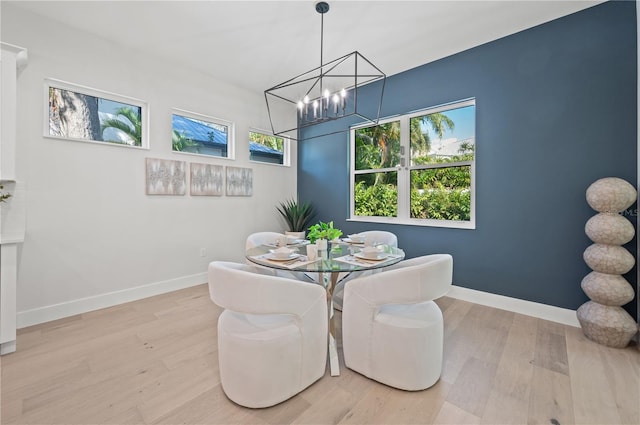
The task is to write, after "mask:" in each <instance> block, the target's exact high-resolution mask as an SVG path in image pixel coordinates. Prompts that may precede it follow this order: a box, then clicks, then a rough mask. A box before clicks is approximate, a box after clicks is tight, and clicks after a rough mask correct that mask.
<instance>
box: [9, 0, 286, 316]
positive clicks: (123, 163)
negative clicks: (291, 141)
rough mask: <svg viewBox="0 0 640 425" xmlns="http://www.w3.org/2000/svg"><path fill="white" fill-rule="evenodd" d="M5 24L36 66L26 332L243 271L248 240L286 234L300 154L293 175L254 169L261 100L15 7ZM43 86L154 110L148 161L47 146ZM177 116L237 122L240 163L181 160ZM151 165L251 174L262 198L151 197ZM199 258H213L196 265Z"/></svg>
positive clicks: (24, 83)
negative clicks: (281, 206) (230, 269)
mask: <svg viewBox="0 0 640 425" xmlns="http://www.w3.org/2000/svg"><path fill="white" fill-rule="evenodd" d="M1 18H2V26H1V31H2V34H1V35H2V41H5V42H9V43H12V44H16V45H19V46H21V47H25V48H26V49H28V55H29V62H28V65H27V67H26V68H25V69H24V70H23V71H22V73H21V74H20V76H19V80H18V148H17V156H18V164H17V167H18V170H17V174H18V180H22V181H24V182H25V183H26V186H27V232H26V239H25V242H24V245H23V247H22V249H21V250H20V252H19V269H18V306H17V308H18V326H26V325H29V324H33V323H37V322H41V321H46V320H51V319H54V318H58V317H64V316H67V315H71V314H75V313H78V312H81V311H86V310H88V309H93V308H99V307H103V306H106V305H111V304H115V303H119V302H123V301H127V300H129V299H135V298H139V297H142V296H147V295H149V294H153V293H156V292H162V291H167V290H171V289H174V288H178V287H182V286H188V285H194V284H198V283H204V282H205V281H206V275H205V273H206V268H207V265H208V263H209V262H210V261H212V260H214V259H226V260H234V261H242V260H243V258H244V257H243V252H244V239H245V237H246V235H247V234H249V233H250V232H253V231H258V230H284V224H283V223H282V222H281V221H280V219H279V217H278V216H277V212H276V210H275V205H276V204H277V202H278V201H281V200H284V199H286V198H288V197H290V196H293V195H294V194H295V193H296V161H295V158H296V154H295V146H293V149H294V151H293V152H292V166H291V167H281V166H274V165H266V164H259V163H252V162H250V161H249V152H248V141H247V139H246V134H247V132H248V129H249V127H252V128H263V129H264V128H268V125H267V124H268V121H267V118H266V110H265V106H264V98H263V96H262V94H261V93H249V92H246V91H243V90H240V89H237V88H234V87H231V86H229V85H227V84H225V83H222V82H219V81H215V80H212V79H210V78H208V77H207V76H205V75H202V74H198V73H195V72H191V71H189V70H188V69H184V68H182V67H181V66H180V64H179V63H170V62H162V61H158V60H155V59H154V58H152V57H148V56H145V54H144V53H143V52H133V51H130V50H128V49H127V48H126V47H123V46H116V45H113V44H111V43H109V42H107V41H105V40H103V39H99V38H96V37H94V36H91V35H89V34H85V33H79V32H76V31H74V30H71V29H69V28H65V27H63V26H61V25H56V24H55V23H54V22H50V21H49V20H47V19H45V18H42V17H39V16H37V15H34V14H31V13H28V12H25V11H23V10H21V9H18V8H15V7H13V6H11V5H10V4H7V3H5V4H3V5H2V10H1ZM96 19H99V17H96ZM203 54H213V52H203ZM221 66H224V64H223V63H222V64H221ZM47 77H50V78H56V79H60V80H64V81H68V82H72V83H76V84H80V85H85V86H89V87H93V88H97V89H101V90H105V91H109V92H113V93H118V94H123V95H127V96H131V97H135V98H139V99H143V100H146V101H147V102H148V103H149V113H150V131H149V134H150V143H151V147H150V149H149V150H137V149H128V148H123V147H115V146H103V145H99V144H89V143H82V142H71V141H63V140H54V139H50V138H45V137H43V113H44V107H43V103H44V102H45V99H44V93H43V82H44V79H45V78H47ZM172 107H177V108H181V109H185V110H189V111H194V112H198V113H202V114H206V115H210V116H214V117H218V118H222V119H226V120H229V121H233V122H235V125H236V159H235V160H224V159H215V158H211V157H199V156H190V155H184V154H177V153H173V152H172V151H171V137H170V136H171V134H170V132H171V111H170V109H171V108H172ZM147 157H153V158H167V159H176V160H184V161H187V162H204V163H212V164H220V165H229V166H240V167H251V168H253V173H254V174H253V182H254V187H253V192H254V194H253V196H252V197H226V196H223V197H191V196H189V195H188V194H187V195H186V196H147V195H145V186H144V184H145V173H144V171H145V158H147ZM201 248H205V249H206V256H205V257H200V249H201Z"/></svg>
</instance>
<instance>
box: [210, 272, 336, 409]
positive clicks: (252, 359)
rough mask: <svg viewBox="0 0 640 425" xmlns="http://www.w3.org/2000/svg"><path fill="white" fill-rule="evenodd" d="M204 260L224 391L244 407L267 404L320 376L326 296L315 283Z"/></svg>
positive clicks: (324, 359) (324, 350) (323, 365)
mask: <svg viewBox="0 0 640 425" xmlns="http://www.w3.org/2000/svg"><path fill="white" fill-rule="evenodd" d="M250 270H251V269H250V267H248V266H247V265H244V264H237V263H230V262H222V261H214V262H212V263H210V264H209V295H210V296H211V300H212V301H213V302H214V303H216V304H217V305H219V306H221V307H223V308H225V310H224V311H223V312H222V314H221V315H220V317H219V319H218V361H219V368H220V381H221V383H222V388H223V390H224V392H225V394H226V395H227V396H228V397H229V398H230V399H231V400H232V401H234V402H236V403H237V404H239V405H242V406H246V407H252V408H257V407H268V406H273V405H274V404H277V403H280V402H282V401H284V400H287V399H288V398H290V397H292V396H294V395H296V394H297V393H299V392H300V391H302V390H304V389H305V388H306V387H308V386H309V385H311V384H312V383H314V382H315V381H316V380H318V379H319V378H320V377H322V376H323V375H324V372H325V368H326V362H327V332H328V330H327V328H328V323H327V299H326V297H327V296H326V292H325V290H324V289H323V288H322V287H321V286H320V285H315V284H311V283H305V282H300V281H295V280H291V279H286V278H280V277H277V276H268V275H262V274H256V273H251V272H250Z"/></svg>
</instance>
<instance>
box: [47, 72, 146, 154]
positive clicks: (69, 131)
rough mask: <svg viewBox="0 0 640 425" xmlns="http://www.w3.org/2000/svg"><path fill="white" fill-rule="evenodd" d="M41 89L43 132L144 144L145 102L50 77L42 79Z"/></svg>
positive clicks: (55, 136) (51, 134)
mask: <svg viewBox="0 0 640 425" xmlns="http://www.w3.org/2000/svg"><path fill="white" fill-rule="evenodd" d="M45 92H46V98H47V101H46V108H47V112H46V113H45V117H46V120H45V136H47V137H54V138H60V139H67V140H79V141H85V142H101V143H107V144H112V145H119V146H132V147H147V146H148V144H147V136H146V134H147V119H146V117H147V108H146V103H145V102H142V101H140V100H137V99H133V98H129V97H125V96H121V95H117V94H113V93H107V92H103V91H101V90H96V89H92V88H89V87H83V86H77V85H74V84H70V83H65V82H63V81H58V80H52V79H47V80H45Z"/></svg>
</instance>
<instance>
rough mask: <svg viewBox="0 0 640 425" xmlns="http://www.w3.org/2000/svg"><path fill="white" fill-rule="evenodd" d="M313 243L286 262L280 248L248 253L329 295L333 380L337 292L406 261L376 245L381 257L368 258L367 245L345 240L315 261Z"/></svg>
mask: <svg viewBox="0 0 640 425" xmlns="http://www.w3.org/2000/svg"><path fill="white" fill-rule="evenodd" d="M308 245H309V241H302V240H300V241H296V242H295V243H293V244H288V245H287V247H288V248H290V249H291V250H292V251H293V252H292V253H291V254H290V255H288V256H285V257H284V258H280V257H277V256H276V255H274V253H273V251H274V250H276V249H277V248H278V247H277V246H276V244H275V243H274V244H273V245H259V246H256V247H253V248H250V249H249V250H247V251H246V258H247V260H249V261H250V262H252V263H254V264H258V265H260V266H264V267H269V268H273V269H279V270H288V271H290V272H293V273H296V274H299V275H300V278H301V279H307V280H313V281H314V282H315V283H318V284H321V285H323V286H324V288H325V289H326V291H327V304H328V319H329V335H328V338H329V365H330V369H331V376H338V375H340V366H339V361H338V349H337V346H336V340H335V325H334V321H333V315H334V314H333V313H334V309H333V301H332V297H333V290H334V288H335V287H336V285H337V283H338V282H339V281H340V280H342V279H344V278H345V277H346V276H348V275H352V274H355V273H357V274H360V273H361V272H363V271H366V270H377V269H383V268H384V267H388V266H390V265H393V264H396V263H398V262H400V261H402V260H403V259H404V256H405V254H404V251H402V250H401V249H399V248H396V247H391V246H388V245H376V244H374V245H375V246H376V247H377V248H378V250H379V253H378V254H376V255H375V256H370V255H369V256H365V255H364V253H363V249H364V245H363V244H356V243H350V242H348V241H345V240H339V241H331V242H330V243H328V244H327V245H328V246H327V249H326V250H322V251H318V252H317V256H316V258H315V259H314V260H309V258H308V257H307V246H308Z"/></svg>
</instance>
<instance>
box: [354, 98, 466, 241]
mask: <svg viewBox="0 0 640 425" xmlns="http://www.w3.org/2000/svg"><path fill="white" fill-rule="evenodd" d="M475 146H476V143H475V100H473V99H472V100H466V101H461V102H456V103H452V104H448V105H444V106H439V107H435V108H430V109H427V110H424V111H420V112H416V113H412V114H407V115H403V116H401V117H399V118H394V119H390V120H384V121H381V122H380V123H379V124H378V125H375V126H367V127H364V126H363V127H354V128H353V129H352V130H351V159H352V160H351V219H352V220H359V221H374V222H385V223H399V224H414V225H423V226H441V227H457V228H468V229H473V228H475V194H474V174H475Z"/></svg>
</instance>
